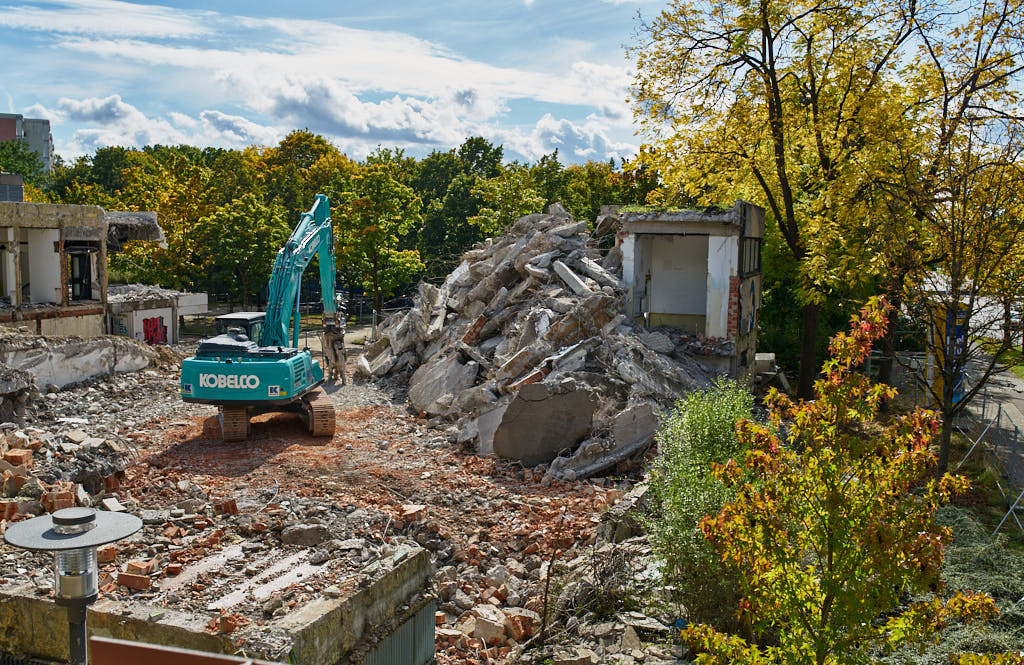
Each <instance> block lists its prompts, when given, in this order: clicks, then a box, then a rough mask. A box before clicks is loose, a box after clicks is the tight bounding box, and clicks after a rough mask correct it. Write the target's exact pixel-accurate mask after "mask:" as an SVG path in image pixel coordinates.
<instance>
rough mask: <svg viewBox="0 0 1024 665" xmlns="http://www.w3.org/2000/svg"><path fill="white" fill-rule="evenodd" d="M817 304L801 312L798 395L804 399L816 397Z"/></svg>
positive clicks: (808, 305)
mask: <svg viewBox="0 0 1024 665" xmlns="http://www.w3.org/2000/svg"><path fill="white" fill-rule="evenodd" d="M820 311H821V307H820V306H819V305H816V304H807V305H804V306H803V308H802V309H801V310H800V384H799V387H798V388H797V395H798V396H799V397H802V398H804V399H811V398H812V397H814V377H815V375H817V373H818V371H817V369H818V368H817V359H816V357H815V356H816V353H815V352H816V351H817V340H818V313H819V312H820Z"/></svg>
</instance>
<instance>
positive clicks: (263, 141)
mask: <svg viewBox="0 0 1024 665" xmlns="http://www.w3.org/2000/svg"><path fill="white" fill-rule="evenodd" d="M199 119H200V121H201V125H202V130H203V134H204V135H205V136H206V137H209V138H208V139H207V140H208V141H209V143H210V144H217V145H223V144H224V143H227V144H228V145H231V146H233V147H237V148H241V147H245V146H250V145H271V144H274V143H277V142H278V141H280V140H281V136H282V133H281V130H280V129H277V128H274V127H265V126H263V125H260V124H257V123H255V122H252V121H251V120H249V119H248V118H243V117H241V116H237V115H228V114H226V113H221V112H220V111H211V110H206V111H203V112H201V113H200V114H199Z"/></svg>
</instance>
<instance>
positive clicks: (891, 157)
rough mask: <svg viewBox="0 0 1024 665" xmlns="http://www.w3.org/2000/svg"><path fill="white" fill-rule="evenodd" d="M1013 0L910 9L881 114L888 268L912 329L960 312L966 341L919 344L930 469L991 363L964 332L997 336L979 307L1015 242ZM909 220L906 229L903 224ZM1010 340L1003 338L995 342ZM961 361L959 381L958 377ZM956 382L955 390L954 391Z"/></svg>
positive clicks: (1021, 62)
mask: <svg viewBox="0 0 1024 665" xmlns="http://www.w3.org/2000/svg"><path fill="white" fill-rule="evenodd" d="M1022 15H1024V2H1022V0H1007V2H1002V3H997V4H994V5H991V4H988V3H982V2H972V3H967V4H965V5H964V6H963V7H961V8H959V10H958V11H957V12H955V13H954V14H951V15H948V14H938V15H937V16H935V17H915V20H914V41H915V43H916V44H917V51H916V53H915V54H914V58H913V60H912V61H910V62H909V63H908V64H907V66H906V67H905V69H904V71H903V72H902V76H903V79H904V80H905V82H906V84H905V87H906V92H905V94H903V95H901V96H900V97H898V98H896V101H898V102H900V103H901V104H902V106H903V108H902V111H901V112H900V113H899V114H897V116H896V117H897V120H898V123H897V122H888V123H887V125H886V127H887V128H888V131H887V132H886V133H885V134H883V135H882V136H883V137H884V138H885V139H887V145H886V152H885V153H884V154H885V155H886V156H887V157H888V162H889V163H888V164H887V166H888V174H889V175H890V177H889V179H886V180H880V182H879V187H880V188H881V189H882V190H883V192H884V195H885V196H886V202H887V204H888V205H889V206H890V208H891V209H893V210H897V211H899V215H900V217H901V218H903V219H907V220H909V221H910V222H911V224H908V225H904V228H902V229H898V230H897V231H898V232H896V233H892V234H891V235H890V236H889V237H888V238H886V242H887V243H888V244H890V245H892V246H896V247H900V246H906V245H907V244H908V243H910V242H913V243H914V244H915V246H914V247H911V249H917V248H918V247H919V248H920V249H917V251H910V252H907V253H906V254H905V256H906V258H907V259H909V260H908V261H907V265H906V268H905V269H902V268H901V270H899V271H895V270H892V269H891V268H890V269H888V270H887V272H888V273H889V274H898V275H899V277H900V278H901V280H900V282H899V283H897V284H896V285H895V286H896V287H898V288H902V290H903V295H904V299H905V302H906V306H907V309H908V311H909V312H910V313H911V314H912V315H914V317H915V318H916V320H917V322H918V324H919V325H921V326H922V327H932V326H933V325H934V324H935V323H936V322H938V323H939V324H940V328H945V325H944V324H945V321H946V319H947V317H948V316H950V315H951V314H952V313H953V312H956V311H960V312H961V314H960V315H959V316H958V317H957V318H959V319H960V322H959V323H960V325H959V327H961V328H962V330H963V334H964V338H965V340H966V343H963V344H949V345H947V344H946V343H945V338H944V335H943V334H942V333H941V332H939V333H938V334H936V335H932V336H929V337H928V339H927V342H926V344H927V346H928V350H929V352H930V356H931V358H932V360H933V366H934V368H935V370H936V372H937V374H938V375H939V376H940V377H941V381H940V382H937V383H936V382H932V381H930V380H928V377H926V376H924V375H923V372H918V373H917V378H918V383H919V385H920V386H921V387H923V388H924V389H925V391H926V393H927V394H930V395H931V397H932V399H933V400H934V404H935V405H936V408H937V409H938V410H939V411H940V413H941V415H942V421H943V422H942V433H941V436H940V442H939V443H940V452H939V470H940V471H944V470H945V469H946V468H947V465H948V462H949V454H950V441H951V436H952V432H953V420H954V418H955V417H956V416H957V415H958V414H959V413H960V412H962V411H963V410H964V409H965V408H967V407H968V405H969V404H970V403H971V401H972V399H973V398H974V397H975V396H976V395H978V394H979V393H980V392H981V391H982V390H984V388H985V384H986V383H987V381H988V379H989V378H990V377H991V376H992V374H993V373H994V372H995V370H996V364H995V356H992V357H987V356H985V354H983V353H982V352H981V350H980V349H979V348H978V347H977V346H976V345H974V344H972V343H971V342H970V340H972V339H973V338H975V337H978V336H986V337H995V338H999V337H1000V335H999V328H1000V327H1001V324H1002V321H1001V319H1002V316H1000V314H1001V313H996V312H994V310H993V309H990V308H988V307H985V306H984V305H985V302H984V301H985V300H987V299H989V298H993V297H998V296H999V295H1000V294H1001V293H1002V292H1003V291H1004V290H1005V289H1006V287H1007V284H1006V281H1005V277H1007V276H1008V275H1007V271H1009V270H1011V269H1012V268H1013V267H1014V265H1015V263H1016V257H1017V256H1018V251H1019V247H1020V246H1021V244H1022V243H1024V105H1022V102H1021V96H1020V83H1021V77H1022V74H1024V32H1022V31H1021V27H1020V16H1022ZM908 230H909V231H910V232H908ZM1001 347H1002V348H996V349H992V350H993V351H994V352H995V353H996V354H998V353H999V352H1001V351H1002V350H1004V349H1006V348H1008V347H1009V339H1007V338H1004V339H1003V340H1002V345H1001ZM967 371H970V373H971V377H970V379H969V381H966V380H965V381H964V382H963V383H961V378H962V377H963V375H964V373H965V372H967ZM958 383H960V384H961V387H962V388H963V390H962V391H957V389H956V386H957V384H958Z"/></svg>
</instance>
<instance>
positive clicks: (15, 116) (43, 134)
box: [0, 113, 53, 172]
mask: <svg viewBox="0 0 1024 665" xmlns="http://www.w3.org/2000/svg"><path fill="white" fill-rule="evenodd" d="M12 139H19V140H22V141H24V142H25V144H26V145H27V146H28V147H29V149H30V150H32V151H34V152H35V153H36V154H37V155H39V159H40V161H42V163H43V167H44V168H45V169H46V170H47V172H50V171H53V135H52V134H50V121H49V120H42V119H38V118H26V117H25V116H23V115H21V114H19V113H0V141H10V140H12Z"/></svg>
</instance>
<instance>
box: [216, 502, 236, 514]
mask: <svg viewBox="0 0 1024 665" xmlns="http://www.w3.org/2000/svg"><path fill="white" fill-rule="evenodd" d="M213 509H214V511H215V512H216V513H217V514H218V515H237V514H238V504H236V503H235V500H234V499H225V500H224V501H221V502H220V503H216V504H214V506H213Z"/></svg>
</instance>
